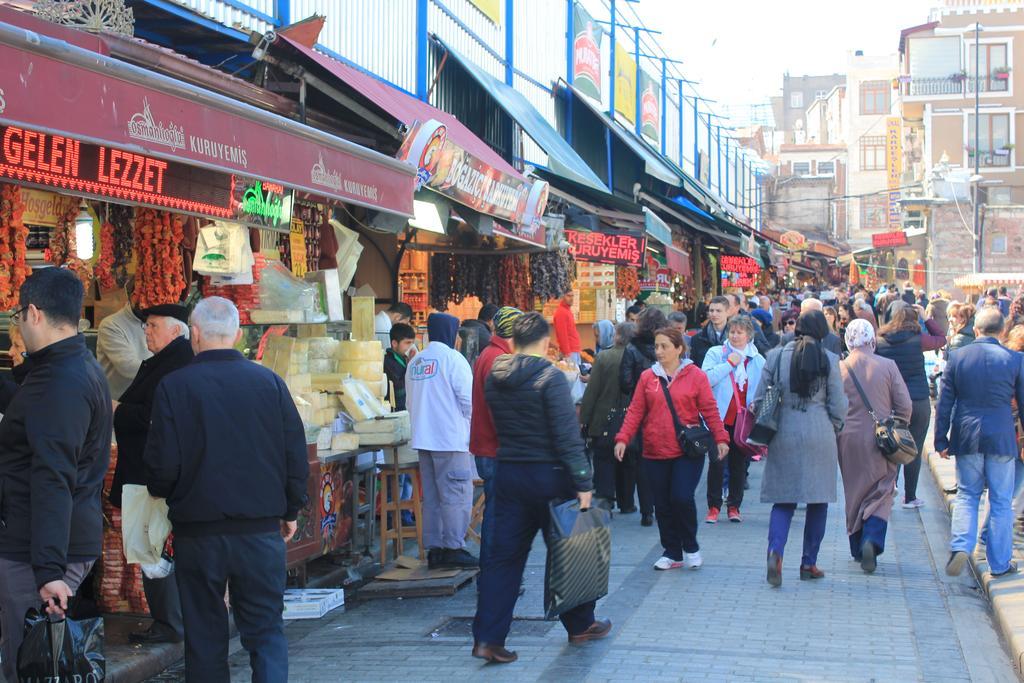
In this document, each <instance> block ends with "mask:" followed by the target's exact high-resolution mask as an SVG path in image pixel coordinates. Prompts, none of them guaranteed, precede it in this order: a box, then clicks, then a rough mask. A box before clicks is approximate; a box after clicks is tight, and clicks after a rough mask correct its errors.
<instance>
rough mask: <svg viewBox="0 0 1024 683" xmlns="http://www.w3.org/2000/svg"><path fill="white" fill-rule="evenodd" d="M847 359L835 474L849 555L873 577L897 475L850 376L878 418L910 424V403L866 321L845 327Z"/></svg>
mask: <svg viewBox="0 0 1024 683" xmlns="http://www.w3.org/2000/svg"><path fill="white" fill-rule="evenodd" d="M846 346H847V348H849V349H850V355H849V356H848V357H847V358H846V360H845V361H843V363H841V369H842V375H843V388H844V389H845V391H846V398H847V399H848V400H849V402H850V410H849V413H848V414H847V416H846V424H845V425H844V427H843V431H841V432H840V433H839V469H840V471H842V473H843V490H844V491H845V493H846V533H847V534H849V536H850V552H851V553H852V554H853V558H854V559H855V560H857V561H859V562H860V566H861V568H862V569H863V570H864V571H865V572H867V573H869V574H870V573H871V572H873V571H875V567H876V566H877V560H876V558H877V556H878V555H881V554H882V551H883V550H884V549H885V532H886V528H887V527H888V524H889V513H890V512H892V491H893V488H894V487H895V485H896V476H897V474H898V472H899V470H898V468H897V467H896V465H894V464H892V463H891V462H889V461H888V460H887V459H886V458H885V456H883V455H882V452H881V451H880V450H879V449H878V446H877V444H876V443H875V421H874V419H872V417H871V415H870V414H869V413H868V408H867V406H865V405H864V401H863V400H862V399H861V397H860V393H859V392H858V391H857V387H856V385H855V384H854V381H853V376H854V375H856V377H857V379H858V380H859V381H860V385H861V388H862V389H863V390H864V393H865V394H866V395H867V398H868V401H869V402H870V403H871V407H872V409H873V410H874V413H875V415H877V416H878V418H879V419H883V420H884V419H885V418H887V417H888V416H889V415H890V414H893V415H895V416H896V417H897V418H899V419H901V420H903V421H905V422H908V421H909V420H910V413H911V411H912V408H913V404H912V403H911V401H910V394H909V393H908V392H907V385H906V384H905V383H904V382H903V377H902V376H901V375H900V371H899V369H898V368H897V367H896V363H895V362H894V361H891V360H889V359H888V358H882V357H881V356H877V355H875V330H874V328H873V327H872V326H871V323H869V322H868V321H866V320H854V321H852V322H851V323H850V325H849V326H848V327H847V328H846Z"/></svg>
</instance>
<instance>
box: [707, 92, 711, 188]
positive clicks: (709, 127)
mask: <svg viewBox="0 0 1024 683" xmlns="http://www.w3.org/2000/svg"><path fill="white" fill-rule="evenodd" d="M708 165H709V166H710V165H711V110H710V109H709V110H708ZM710 188H711V169H710V168H709V169H708V189H710Z"/></svg>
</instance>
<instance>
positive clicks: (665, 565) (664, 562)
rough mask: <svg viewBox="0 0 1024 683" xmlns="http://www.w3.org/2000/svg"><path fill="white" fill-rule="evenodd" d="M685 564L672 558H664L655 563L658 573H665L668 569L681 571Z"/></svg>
mask: <svg viewBox="0 0 1024 683" xmlns="http://www.w3.org/2000/svg"><path fill="white" fill-rule="evenodd" d="M682 567H683V563H682V562H680V561H679V560H673V559H672V558H671V557H662V558H661V559H659V560H658V561H657V562H655V563H654V568H655V569H657V570H658V571H665V570H667V569H681V568H682Z"/></svg>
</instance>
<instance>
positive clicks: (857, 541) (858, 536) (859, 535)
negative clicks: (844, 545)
mask: <svg viewBox="0 0 1024 683" xmlns="http://www.w3.org/2000/svg"><path fill="white" fill-rule="evenodd" d="M888 528H889V523H888V522H886V521H885V520H884V519H882V518H881V517H875V516H874V515H871V516H870V517H868V518H867V519H865V520H864V524H863V525H862V526H861V528H860V529H858V530H857V531H854V532H853V533H852V534H850V553H851V554H852V555H853V559H855V560H857V561H858V562H860V558H861V552H860V549H861V546H863V545H864V541H870V542H871V543H872V544H873V545H874V546H875V555H881V554H882V553H883V552H885V532H886V529H888Z"/></svg>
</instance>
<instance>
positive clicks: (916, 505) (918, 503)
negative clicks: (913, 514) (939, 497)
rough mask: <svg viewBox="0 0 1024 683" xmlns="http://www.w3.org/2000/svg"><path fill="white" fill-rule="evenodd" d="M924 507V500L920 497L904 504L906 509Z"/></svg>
mask: <svg viewBox="0 0 1024 683" xmlns="http://www.w3.org/2000/svg"><path fill="white" fill-rule="evenodd" d="M923 507H924V501H923V500H921V499H920V498H915V499H914V500H910V501H907V502H906V503H904V504H903V508H904V509H906V510H913V509H914V508H923Z"/></svg>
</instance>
